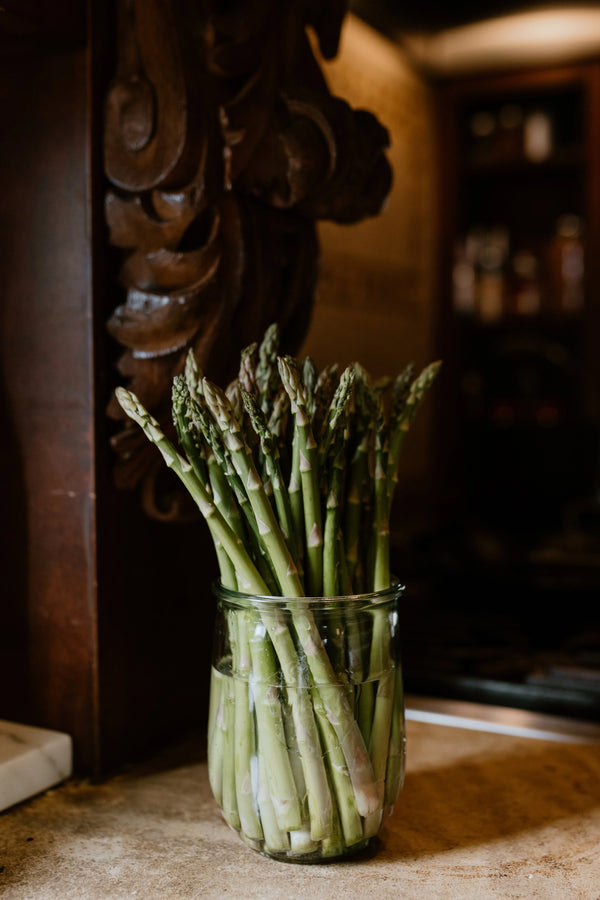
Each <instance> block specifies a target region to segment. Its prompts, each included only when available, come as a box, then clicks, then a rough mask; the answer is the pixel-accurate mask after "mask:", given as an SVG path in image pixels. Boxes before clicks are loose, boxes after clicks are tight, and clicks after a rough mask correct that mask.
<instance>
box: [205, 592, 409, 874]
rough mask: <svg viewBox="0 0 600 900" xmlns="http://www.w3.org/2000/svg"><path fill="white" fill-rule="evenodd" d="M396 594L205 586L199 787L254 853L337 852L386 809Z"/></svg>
mask: <svg viewBox="0 0 600 900" xmlns="http://www.w3.org/2000/svg"><path fill="white" fill-rule="evenodd" d="M402 590H403V589H402V587H401V586H400V585H399V584H398V582H397V581H394V583H393V584H392V586H391V587H390V588H389V589H388V590H385V591H379V592H377V593H373V594H361V595H354V596H349V597H333V598H312V597H311V598H308V597H298V598H294V599H290V598H283V597H256V596H251V595H248V594H242V593H238V592H236V591H231V590H228V589H225V588H223V587H222V586H221V585H215V587H214V592H215V594H216V597H217V620H216V628H215V640H214V650H213V666H212V675H211V697H210V712H209V729H208V765H209V777H210V784H211V788H212V791H213V794H214V796H215V799H216V801H217V803H218V804H219V806H220V808H221V810H222V812H223V815H224V817H225V819H226V821H227V822H228V823H229V825H230V826H231V827H232V828H234V829H235V830H237V831H238V832H239V834H240V836H241V837H242V839H243V840H244V841H245V842H246V843H247V844H249V845H250V846H251V847H253V848H254V849H255V850H258V851H259V852H261V853H263V854H265V855H267V856H271V857H274V858H276V859H280V860H287V861H295V862H319V861H320V860H324V859H332V858H336V857H341V856H345V855H347V854H350V853H355V852H356V851H358V850H362V849H363V848H364V847H366V846H367V844H368V843H369V840H370V839H371V838H372V837H374V836H375V835H376V834H377V832H378V831H379V828H380V826H381V823H382V822H383V821H384V820H385V818H386V817H387V816H389V814H390V813H391V811H392V809H393V806H394V803H395V802H396V799H397V797H398V794H399V791H400V788H401V786H402V781H403V777H404V760H405V737H404V700H403V690H402V671H401V666H400V656H399V632H398V599H399V597H400V595H401V593H402Z"/></svg>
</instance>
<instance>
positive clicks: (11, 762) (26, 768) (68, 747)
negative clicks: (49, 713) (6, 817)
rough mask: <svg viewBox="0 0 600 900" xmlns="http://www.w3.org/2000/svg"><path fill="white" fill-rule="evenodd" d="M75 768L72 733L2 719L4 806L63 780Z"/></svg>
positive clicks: (0, 798) (0, 805)
mask: <svg viewBox="0 0 600 900" xmlns="http://www.w3.org/2000/svg"><path fill="white" fill-rule="evenodd" d="M72 772H73V748H72V741H71V738H70V736H69V735H68V734H63V733H62V732H60V731H50V730H49V729H47V728H34V727H32V726H31V725H19V724H17V723H15V722H6V721H4V720H2V719H0V810H3V809H8V808H9V807H10V806H14V805H15V803H20V802H21V801H22V800H27V799H28V798H29V797H33V796H34V795H35V794H39V793H41V792H42V791H45V790H47V789H48V788H50V787H53V785H55V784H59V783H60V782H61V781H64V780H65V778H68V777H69V776H70V775H71V774H72Z"/></svg>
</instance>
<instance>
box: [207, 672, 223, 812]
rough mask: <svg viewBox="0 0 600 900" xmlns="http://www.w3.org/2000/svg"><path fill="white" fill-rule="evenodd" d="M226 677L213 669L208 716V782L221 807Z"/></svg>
mask: <svg viewBox="0 0 600 900" xmlns="http://www.w3.org/2000/svg"><path fill="white" fill-rule="evenodd" d="M225 682H226V679H225V676H224V675H222V674H221V672H219V671H218V670H217V669H215V668H213V670H212V672H211V678H210V701H209V707H208V708H209V716H208V739H207V744H208V748H209V750H208V780H209V783H210V788H211V790H212V792H213V796H214V798H215V800H216V801H217V803H218V804H219V806H221V805H222V803H223V758H224V752H225V694H226V691H227V687H226V684H225Z"/></svg>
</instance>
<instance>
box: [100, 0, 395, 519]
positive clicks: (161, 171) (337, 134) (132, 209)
mask: <svg viewBox="0 0 600 900" xmlns="http://www.w3.org/2000/svg"><path fill="white" fill-rule="evenodd" d="M345 7H346V3H345V2H344V0H329V2H322V0H285V2H282V0H237V2H236V0H229V2H225V0H220V2H219V0H204V2H201V0H177V2H168V0H117V11H118V53H117V57H118V61H117V71H116V77H115V80H114V82H113V83H112V85H111V86H110V89H109V92H108V96H107V101H106V117H105V169H106V175H107V177H108V179H109V181H110V189H109V190H108V192H107V195H106V218H107V222H108V225H109V230H110V241H111V243H112V244H113V245H115V246H116V247H118V248H121V249H122V254H123V258H122V265H121V272H120V277H121V281H122V284H123V285H124V287H125V290H126V299H125V302H124V303H123V304H122V305H120V306H118V307H117V308H116V309H115V310H114V312H113V314H112V316H111V318H110V320H109V323H108V328H109V331H110V333H111V334H112V335H113V337H114V338H116V340H117V341H118V342H119V343H120V344H121V345H123V347H124V348H125V350H124V353H123V355H122V356H121V359H120V362H119V370H120V373H121V375H122V376H123V377H124V378H126V379H127V380H128V381H129V384H130V387H131V389H132V390H134V391H135V392H136V393H137V394H138V395H139V397H140V398H141V400H142V402H143V403H144V404H145V405H146V406H147V407H148V408H149V409H151V410H152V411H153V413H154V415H156V417H157V418H158V419H159V420H160V421H161V422H163V423H165V425H167V424H168V423H169V420H170V412H169V410H170V386H171V381H172V378H173V376H174V375H175V374H176V373H178V372H179V371H180V370H181V368H182V366H183V362H184V359H185V355H186V352H187V349H188V347H190V346H193V347H194V349H195V351H196V352H197V354H198V356H199V358H200V361H201V364H202V366H203V368H204V370H205V371H207V372H208V373H209V374H210V375H211V377H213V378H217V379H221V380H223V379H227V378H229V377H231V376H232V374H233V373H234V371H235V368H236V364H237V360H238V358H239V351H240V349H241V347H242V346H244V345H245V344H247V343H249V342H250V341H253V340H256V339H257V338H258V337H259V336H260V335H261V334H262V332H263V330H264V328H265V327H266V325H268V324H269V323H270V322H271V321H274V320H277V321H278V322H279V323H280V326H281V329H282V342H283V344H284V345H285V347H286V349H288V350H290V351H293V350H294V349H295V348H297V346H298V345H299V343H300V342H301V340H302V338H303V336H304V334H305V332H306V329H307V327H308V322H309V318H310V313H311V307H312V302H313V296H314V291H315V285H316V280H317V267H318V243H317V238H316V230H315V222H316V220H318V219H326V218H329V219H334V220H336V221H339V222H345V223H351V222H355V221H357V220H360V219H361V218H363V217H365V216H369V215H375V214H377V213H378V212H379V211H380V209H381V206H382V204H383V202H384V200H385V198H386V196H387V194H388V192H389V188H390V185H391V171H390V167H389V164H388V162H387V160H386V157H385V152H384V151H385V148H386V147H387V144H388V136H387V132H386V130H385V129H384V128H383V127H382V126H381V125H380V124H379V123H378V122H377V120H376V119H375V118H374V116H372V115H371V114H370V113H368V112H366V111H363V110H358V111H354V110H352V109H351V108H350V107H349V106H348V104H347V103H346V102H345V101H344V100H342V99H340V98H337V97H333V96H332V95H331V94H330V92H329V91H328V89H327V85H326V83H325V80H324V78H323V75H322V73H321V71H320V68H319V65H318V63H317V61H316V59H315V57H314V54H313V52H312V49H311V44H310V41H309V38H308V35H307V27H309V26H310V27H312V29H313V30H314V32H315V34H316V36H317V39H318V42H319V47H320V50H321V52H322V54H323V56H324V57H325V58H331V57H333V56H334V55H335V54H336V52H337V48H338V39H339V34H340V28H341V24H342V20H343V17H344V14H345ZM109 414H110V415H112V416H113V417H114V418H117V419H120V418H122V414H121V411H120V409H119V408H118V406H117V404H116V402H115V401H114V399H113V401H112V402H111V404H110V407H109ZM114 443H115V446H116V449H117V452H118V456H119V462H118V464H117V468H116V478H117V483H118V484H119V485H121V486H125V487H133V486H135V485H137V484H140V485H141V486H142V497H143V504H144V507H145V509H146V510H147V512H148V513H149V514H151V515H153V516H155V517H161V518H178V517H181V516H182V515H183V514H184V511H183V509H182V507H181V506H180V502H181V498H180V497H179V495H177V496H174V495H171V494H166V493H165V492H164V491H163V490H161V489H160V488H159V487H158V485H157V481H156V473H157V471H158V469H157V466H156V462H157V461H156V458H155V456H154V453H153V448H151V447H150V446H149V445H147V444H146V442H145V441H144V438H143V436H142V435H141V434H139V433H138V432H137V431H136V430H135V428H134V427H132V426H131V424H130V423H129V422H126V423H124V425H123V428H122V430H121V431H120V432H119V434H118V435H117V436H116V438H115V441H114ZM169 484H171V482H169Z"/></svg>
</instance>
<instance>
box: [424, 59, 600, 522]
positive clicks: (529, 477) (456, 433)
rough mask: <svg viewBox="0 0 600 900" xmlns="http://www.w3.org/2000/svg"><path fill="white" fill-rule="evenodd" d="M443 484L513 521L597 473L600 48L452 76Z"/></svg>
mask: <svg viewBox="0 0 600 900" xmlns="http://www.w3.org/2000/svg"><path fill="white" fill-rule="evenodd" d="M438 99H439V129H440V131H439V147H440V171H441V196H442V208H441V217H440V222H441V233H440V250H441V257H442V266H441V280H440V293H439V303H440V306H439V320H438V321H439V332H438V336H439V348H440V355H441V356H442V357H443V358H444V360H445V376H446V377H445V386H444V388H443V390H442V391H441V395H442V396H441V407H440V416H439V421H440V429H441V434H440V440H441V443H442V444H443V446H444V447H445V448H446V450H445V452H444V453H443V454H440V455H441V456H443V461H442V464H441V473H440V474H441V484H440V488H441V495H440V496H442V497H443V498H445V500H446V502H448V503H449V505H450V508H453V509H454V510H455V511H456V510H457V509H460V510H461V511H462V512H463V513H464V514H465V515H466V517H467V518H471V517H472V518H474V519H475V520H476V521H478V522H480V523H482V524H483V525H484V526H486V527H492V528H495V529H499V530H500V531H503V532H505V533H511V534H513V533H516V532H527V533H532V534H535V535H536V536H539V535H540V534H542V533H550V532H552V531H554V532H555V531H556V530H558V529H560V528H561V527H562V524H563V522H564V517H565V515H566V511H567V509H568V507H569V504H571V503H573V502H574V501H576V500H577V499H578V498H583V497H586V496H587V497H589V496H591V494H592V493H593V491H594V488H595V487H596V486H597V482H596V479H597V474H598V458H599V446H598V425H599V422H600V366H599V363H598V351H597V344H598V341H599V340H600V317H599V310H600V264H599V257H600V62H596V61H591V62H585V63H582V64H580V65H573V66H570V67H566V68H557V69H550V70H535V71H526V72H519V73H515V72H511V73H508V74H500V75H494V76H490V77H488V76H486V77H481V78H471V79H468V80H467V79H464V80H458V81H454V82H452V83H442V84H439V85H438Z"/></svg>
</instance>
